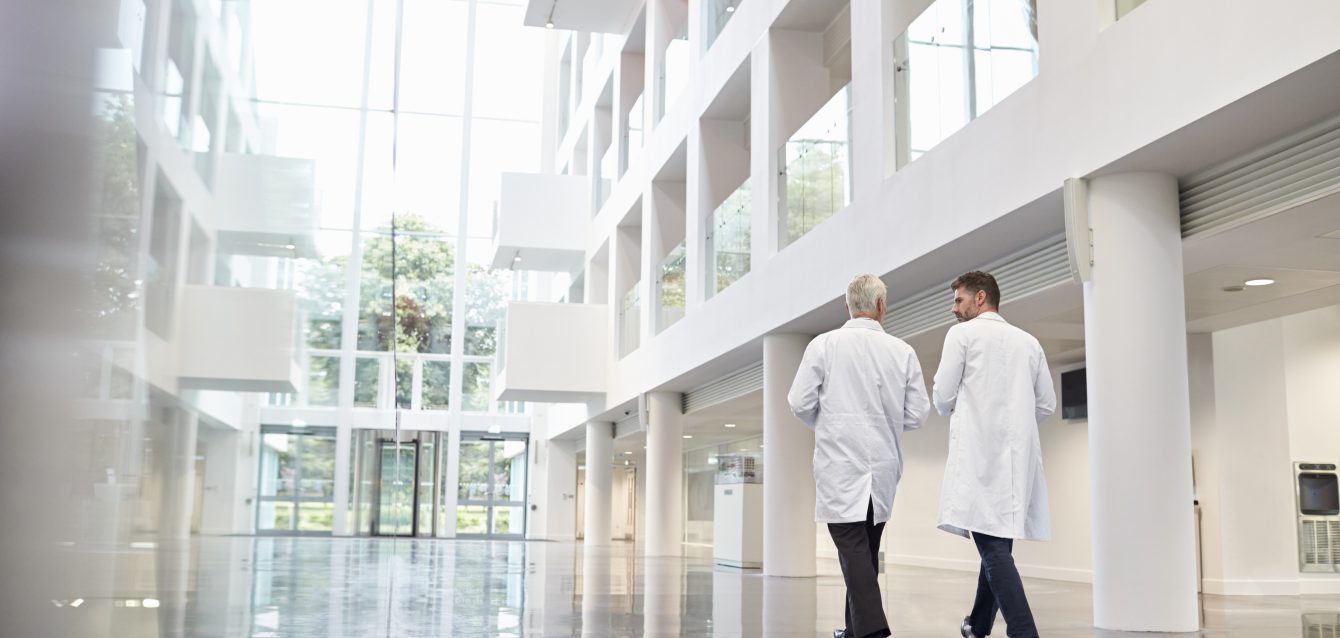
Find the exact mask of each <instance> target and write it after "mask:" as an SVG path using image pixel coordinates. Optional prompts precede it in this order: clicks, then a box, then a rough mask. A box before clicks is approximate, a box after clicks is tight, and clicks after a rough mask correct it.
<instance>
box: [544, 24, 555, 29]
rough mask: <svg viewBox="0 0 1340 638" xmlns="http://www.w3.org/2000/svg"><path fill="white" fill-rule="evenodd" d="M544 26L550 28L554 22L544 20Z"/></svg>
mask: <svg viewBox="0 0 1340 638" xmlns="http://www.w3.org/2000/svg"><path fill="white" fill-rule="evenodd" d="M544 28H546V29H552V28H554V23H553V22H546V23H544Z"/></svg>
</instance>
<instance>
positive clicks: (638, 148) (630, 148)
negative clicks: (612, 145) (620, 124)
mask: <svg viewBox="0 0 1340 638" xmlns="http://www.w3.org/2000/svg"><path fill="white" fill-rule="evenodd" d="M643 95H645V94H643ZM643 95H638V96H637V99H636V100H633V106H632V107H631V108H629V109H628V131H627V133H625V134H624V157H625V159H624V164H623V167H622V170H621V171H620V172H619V176H620V177H623V173H624V172H625V171H627V170H628V166H629V165H630V164H632V163H633V159H634V158H635V157H637V156H638V154H640V153H641V152H642V138H643V135H642V131H643V130H644V129H645V128H646V115H647V112H646V111H647V109H646V107H645V106H644V105H643V100H642V98H643Z"/></svg>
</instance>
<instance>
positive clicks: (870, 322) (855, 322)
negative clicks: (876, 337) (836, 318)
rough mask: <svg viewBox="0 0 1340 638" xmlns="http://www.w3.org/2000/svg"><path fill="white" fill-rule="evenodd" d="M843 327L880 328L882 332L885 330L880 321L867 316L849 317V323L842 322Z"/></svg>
mask: <svg viewBox="0 0 1340 638" xmlns="http://www.w3.org/2000/svg"><path fill="white" fill-rule="evenodd" d="M842 327H843V328H865V329H867V330H879V331H880V332H883V331H884V326H881V325H879V322H878V321H875V320H874V319H867V318H865V317H859V318H856V319H849V320H847V323H844V324H842Z"/></svg>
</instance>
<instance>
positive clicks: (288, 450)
mask: <svg viewBox="0 0 1340 638" xmlns="http://www.w3.org/2000/svg"><path fill="white" fill-rule="evenodd" d="M295 438H296V437H292V436H290V435H288V434H277V433H269V434H265V435H263V436H262V437H261V485H260V495H261V496H283V497H291V496H293V493H294V491H295V489H296V486H295V485H294V482H295V481H296V480H297V472H298V470H297V462H296V460H295V458H296V457H295V456H294V455H295V454H296V452H297V450H296V448H297V446H296V444H295V443H296V441H295V440H294V439H295Z"/></svg>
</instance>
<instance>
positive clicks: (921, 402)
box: [903, 352, 931, 430]
mask: <svg viewBox="0 0 1340 638" xmlns="http://www.w3.org/2000/svg"><path fill="white" fill-rule="evenodd" d="M930 411H931V401H930V398H929V397H927V396H926V379H925V378H923V377H922V374H921V360H920V359H918V358H917V353H915V352H912V353H910V354H909V355H908V361H907V390H906V391H905V393H904V395H903V430H915V429H917V428H919V427H921V425H922V424H923V423H925V422H926V415H927V414H929V413H930Z"/></svg>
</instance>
